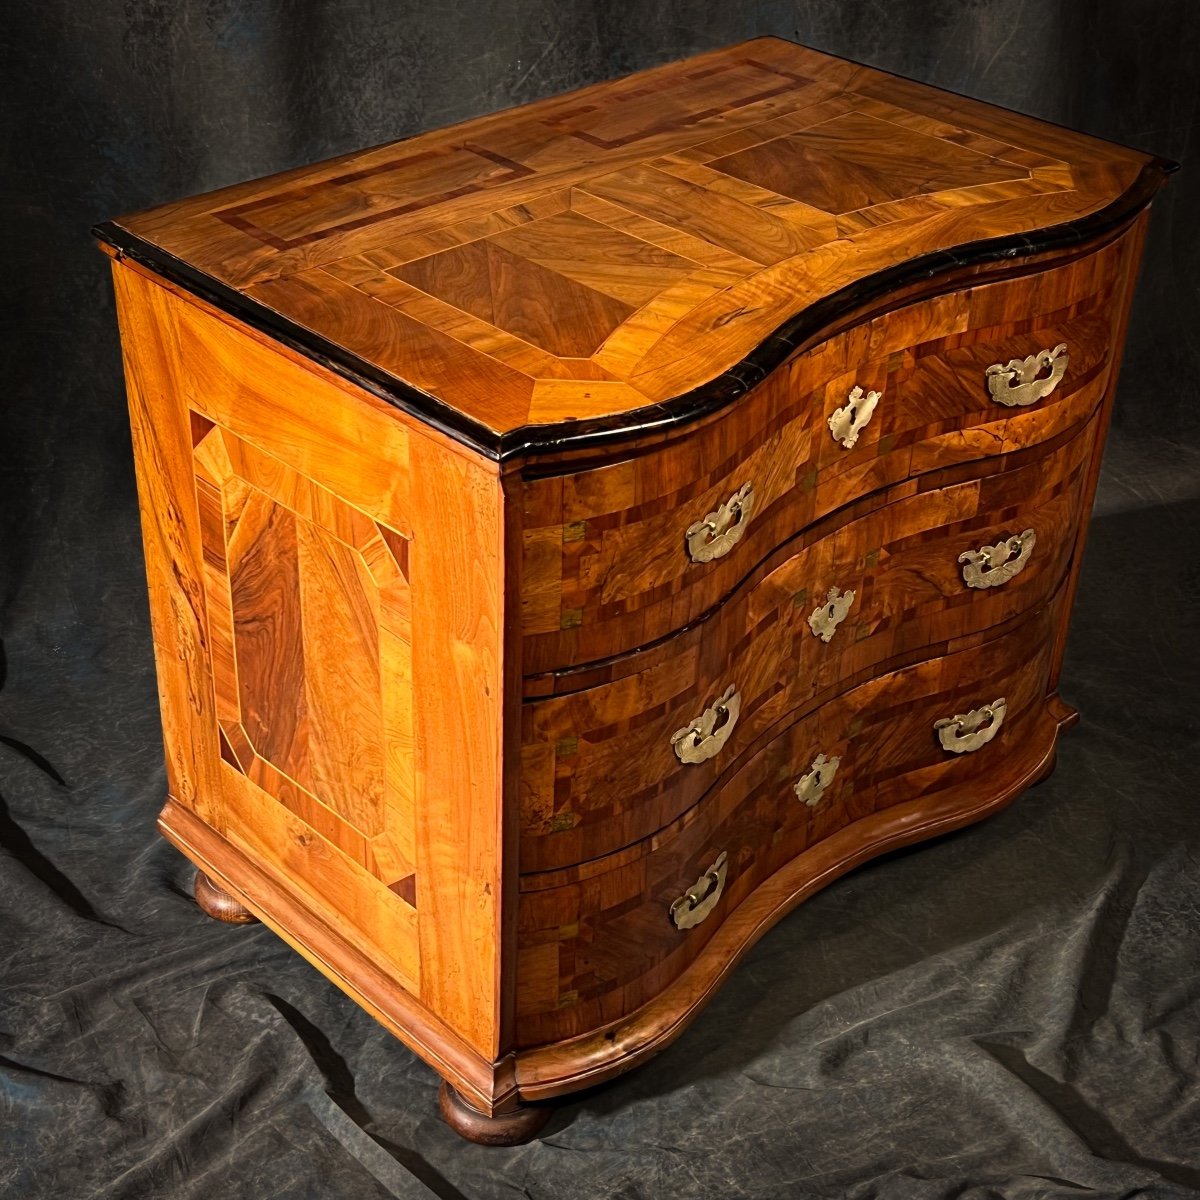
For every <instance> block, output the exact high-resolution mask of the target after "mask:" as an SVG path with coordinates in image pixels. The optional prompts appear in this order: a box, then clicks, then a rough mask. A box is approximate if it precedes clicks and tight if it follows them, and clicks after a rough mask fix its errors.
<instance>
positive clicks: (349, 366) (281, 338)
mask: <svg viewBox="0 0 1200 1200" xmlns="http://www.w3.org/2000/svg"><path fill="white" fill-rule="evenodd" d="M92 236H93V237H94V238H96V240H97V241H100V242H104V243H105V245H108V246H111V247H112V248H113V249H114V250H116V251H117V256H118V258H128V259H129V260H130V261H131V262H135V263H137V264H139V265H140V266H143V267H146V268H147V269H148V270H151V271H153V272H154V273H155V274H156V275H160V276H162V278H163V279H165V280H167V281H168V282H169V283H174V284H177V285H178V286H179V287H181V288H184V289H185V290H186V291H189V292H191V293H192V294H193V295H194V296H198V297H199V298H200V299H201V300H206V301H207V302H208V303H209V304H212V305H214V306H215V307H216V308H219V309H221V310H222V311H223V312H227V313H229V314H231V315H232V316H235V317H237V319H238V320H239V321H241V322H243V323H244V324H246V325H248V326H250V328H252V329H256V330H258V331H259V332H260V333H265V334H266V335H267V336H268V337H270V338H273V339H274V340H275V341H277V342H281V343H282V344H283V345H285V346H287V347H289V348H290V349H292V350H296V351H297V352H299V353H300V354H303V355H304V357H305V358H308V359H311V360H312V361H313V362H316V363H320V365H321V366H323V367H327V368H328V369H329V370H331V371H333V372H334V373H335V374H337V375H340V376H341V377H342V378H343V379H348V380H349V381H350V382H351V383H353V384H355V385H356V386H357V387H360V388H362V389H363V390H364V391H367V392H370V393H371V394H372V395H373V396H378V397H379V398H380V399H381V400H385V401H386V402H387V403H388V404H391V405H392V406H393V407H395V408H399V409H400V410H401V411H403V412H406V413H408V414H409V415H410V416H413V417H416V418H417V420H419V421H421V422H422V423H423V424H425V425H430V426H432V427H433V428H434V429H438V430H440V431H441V432H442V433H444V434H446V436H447V437H451V438H453V439H454V440H455V441H456V442H461V443H462V444H463V445H464V446H469V447H470V448H471V449H472V450H474V451H476V452H477V453H479V454H482V455H484V456H485V457H487V458H490V459H493V460H494V461H498V460H499V459H500V457H501V451H502V449H503V447H502V445H501V438H500V435H499V434H498V433H497V432H496V431H495V430H494V429H490V428H489V427H488V426H486V425H484V424H482V423H481V422H479V421H474V420H472V419H471V418H470V417H468V416H467V415H466V414H465V413H461V412H459V411H458V409H456V408H452V407H451V406H450V405H449V404H446V403H445V402H444V401H442V400H439V399H438V398H437V397H436V396H433V395H430V394H429V393H428V392H424V391H422V390H421V389H420V388H417V387H413V386H412V385H411V384H407V383H404V382H403V381H402V380H398V379H397V378H396V377H395V376H394V375H391V374H390V373H389V372H387V371H385V370H383V368H382V367H377V366H375V365H374V364H373V363H369V362H367V361H366V360H365V359H362V358H360V357H359V356H358V355H357V354H355V353H353V352H352V351H350V350H347V349H346V348H345V346H339V345H338V344H337V343H336V342H331V341H329V339H328V338H324V337H322V336H321V335H320V334H319V333H314V332H313V331H312V330H311V329H307V328H305V326H303V325H300V324H298V323H297V322H295V321H292V320H290V319H289V318H288V317H285V316H283V315H282V314H281V313H277V312H276V311H275V310H274V309H273V308H269V307H268V306H267V305H265V304H261V303H259V301H257V300H253V299H251V298H250V297H249V296H246V295H243V294H242V293H241V292H239V291H237V290H236V289H234V288H231V287H229V286H228V284H224V283H221V282H220V280H217V279H214V278H213V277H212V276H211V275H207V274H205V273H204V272H203V271H198V270H196V268H195V267H193V266H190V265H189V264H188V263H186V262H184V261H183V260H182V259H180V258H176V257H175V255H173V254H170V253H168V252H167V251H166V250H163V249H161V248H160V247H158V246H156V245H154V243H153V242H147V241H145V240H144V239H142V238H140V237H138V236H137V234H135V233H130V232H129V230H128V229H123V228H122V227H121V226H120V225H118V224H116V223H115V222H113V221H104V222H103V223H102V224H100V225H97V226H95V228H93V230H92Z"/></svg>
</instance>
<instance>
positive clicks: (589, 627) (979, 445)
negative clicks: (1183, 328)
mask: <svg viewBox="0 0 1200 1200" xmlns="http://www.w3.org/2000/svg"><path fill="white" fill-rule="evenodd" d="M1133 248H1134V246H1133V243H1132V242H1130V241H1129V240H1128V238H1127V237H1126V238H1122V239H1119V240H1118V241H1116V242H1114V243H1112V244H1110V245H1109V246H1107V247H1105V248H1103V249H1101V250H1099V251H1097V252H1095V253H1093V254H1091V255H1089V256H1086V257H1084V258H1081V259H1078V260H1076V261H1074V262H1071V263H1069V264H1067V265H1064V266H1061V267H1057V268H1054V269H1049V270H1046V271H1043V272H1041V273H1035V274H1032V275H1029V276H1023V277H1019V278H1016V279H1012V280H1006V281H999V282H995V283H982V284H980V285H978V286H975V287H972V288H969V289H965V290H963V291H960V292H956V293H953V294H950V295H946V296H943V297H938V298H935V299H933V300H928V301H922V302H920V303H918V304H914V305H911V306H908V307H905V308H900V309H897V310H895V311H892V312H889V313H886V314H884V315H883V316H880V317H878V318H875V319H874V320H871V321H867V322H865V323H864V324H862V325H860V326H858V327H856V328H855V329H853V330H851V331H850V332H848V333H844V334H839V335H837V336H835V337H833V338H830V339H829V340H827V341H826V342H823V343H821V344H820V345H818V346H816V347H814V348H812V349H811V350H808V351H806V352H804V353H802V354H799V355H797V356H796V357H795V358H793V359H792V360H791V361H790V362H789V363H788V364H786V365H785V366H783V367H780V368H779V369H777V370H776V371H775V372H774V373H773V374H772V375H771V376H770V377H768V378H767V379H766V380H764V381H763V382H762V383H761V384H760V385H759V386H758V388H756V389H755V390H754V391H753V392H752V393H751V394H750V395H748V396H747V397H746V398H745V399H744V400H743V401H741V402H740V403H739V404H738V405H737V406H736V407H735V408H734V409H733V410H731V411H729V412H728V413H726V414H724V415H723V416H722V417H720V418H718V419H716V420H714V421H712V422H711V423H710V424H709V425H708V426H707V427H705V428H703V429H700V430H698V431H697V432H695V433H694V434H691V435H690V436H687V437H683V438H680V439H678V440H677V441H674V442H672V443H671V444H669V445H668V446H665V447H663V448H662V449H660V450H657V451H653V452H647V453H644V454H641V455H637V456H630V457H628V458H626V459H624V460H623V461H618V462H613V463H611V464H608V465H603V466H599V467H596V468H594V469H591V470H581V471H578V472H575V473H571V474H564V475H555V476H551V477H548V478H541V479H531V480H529V481H527V482H526V483H525V484H524V485H523V488H522V493H521V504H522V509H523V513H524V521H525V526H524V534H523V555H524V575H523V595H522V627H523V629H524V632H525V639H524V644H525V661H524V669H525V671H526V672H527V673H529V674H535V673H539V672H548V671H552V670H554V669H556V668H560V667H564V666H568V665H571V664H578V663H585V662H590V661H594V660H596V659H601V658H604V657H606V656H610V655H615V654H620V653H622V652H625V651H628V650H631V649H633V648H635V647H637V646H642V645H645V644H647V643H649V642H652V641H653V640H655V639H656V638H659V637H662V636H664V635H666V634H668V633H670V632H671V631H672V630H674V629H678V628H681V627H684V626H686V625H688V624H690V623H691V622H693V621H695V620H696V618H697V617H699V616H700V615H701V614H702V613H704V612H706V611H707V610H708V609H709V608H710V607H712V606H713V605H714V604H716V603H718V602H719V601H720V600H721V599H722V597H724V596H725V595H727V594H728V593H729V591H730V590H731V589H732V588H733V587H734V586H735V585H736V584H737V583H738V581H740V580H741V579H742V578H744V576H745V575H746V573H747V572H748V571H749V570H751V569H752V568H753V567H754V565H755V564H756V563H757V562H759V561H760V560H761V559H762V558H763V557H764V556H765V555H766V554H768V553H770V552H771V551H772V550H773V549H774V548H775V547H776V546H777V545H779V544H780V542H782V541H784V540H786V539H787V538H788V537H791V536H792V535H793V534H794V533H795V532H796V531H797V530H799V529H800V528H802V527H803V526H805V525H806V524H808V523H809V522H811V521H814V520H818V519H820V518H821V517H822V516H824V515H825V514H827V513H830V512H833V511H834V510H836V509H838V508H839V507H840V506H842V505H845V504H848V503H850V502H852V501H855V500H857V499H858V498H860V497H861V496H863V495H865V494H867V493H868V492H871V491H874V490H876V489H878V488H881V487H886V486H891V485H896V484H899V483H903V482H904V481H906V480H916V479H919V478H920V476H922V475H925V474H928V473H930V472H932V471H935V470H938V469H939V468H944V467H948V466H952V465H955V464H959V463H965V462H971V461H977V460H981V459H988V458H992V459H995V458H997V457H999V456H1002V455H1005V454H1011V453H1015V452H1018V451H1021V450H1023V449H1025V448H1027V447H1029V446H1032V445H1036V444H1038V443H1040V442H1046V441H1050V440H1052V439H1054V438H1055V437H1057V436H1059V435H1060V434H1062V433H1063V432H1064V431H1066V430H1069V429H1072V428H1076V427H1079V426H1080V425H1081V424H1082V423H1083V422H1085V421H1086V420H1087V418H1088V417H1089V416H1090V415H1091V413H1092V412H1093V411H1095V409H1096V407H1097V406H1098V405H1099V403H1100V400H1101V398H1102V396H1103V395H1104V391H1105V388H1106V386H1107V382H1108V377H1109V363H1110V360H1111V354H1112V350H1113V345H1114V340H1113V332H1114V328H1115V324H1116V322H1117V321H1118V320H1119V317H1120V311H1121V308H1122V294H1121V293H1120V291H1119V290H1118V283H1119V282H1122V281H1123V280H1124V278H1125V272H1126V270H1127V269H1128V263H1129V261H1130V258H1129V256H1130V253H1131V251H1132V250H1133ZM1060 344H1065V345H1066V346H1067V348H1068V356H1069V365H1068V366H1067V369H1066V371H1065V373H1064V375H1063V377H1062V379H1061V380H1060V381H1059V382H1058V383H1057V385H1056V386H1055V387H1054V388H1053V389H1052V390H1051V391H1049V392H1048V393H1047V394H1046V395H1045V396H1044V397H1042V398H1041V399H1039V400H1038V401H1037V402H1036V403H1033V404H1031V405H1028V406H1023V407H1022V406H1012V407H1009V406H1005V405H1004V404H1001V403H998V402H997V401H996V400H995V399H994V398H993V397H992V395H991V393H990V391H989V387H988V375H987V370H988V367H989V366H991V365H993V364H996V363H1001V364H1004V363H1007V362H1009V361H1010V360H1011V359H1013V358H1021V359H1023V358H1024V357H1026V356H1027V355H1032V354H1036V353H1038V352H1039V351H1042V350H1050V349H1053V348H1054V347H1056V346H1058V345H1060ZM855 389H861V391H860V395H861V396H862V397H863V398H864V400H865V398H866V397H867V396H869V394H870V393H872V392H876V393H878V400H877V401H876V403H875V407H874V409H873V410H872V411H870V412H869V415H868V416H867V417H866V418H865V419H864V417H863V416H862V415H861V414H859V413H857V412H856V413H855V414H854V417H855V421H856V422H857V428H856V429H855V432H854V435H853V437H852V438H851V439H849V440H850V444H849V445H846V444H844V443H843V441H839V440H837V439H835V437H834V436H833V431H832V430H831V428H830V426H829V420H830V418H831V417H832V416H834V414H835V413H837V412H838V410H839V409H846V408H847V407H848V406H850V405H852V404H853V401H852V400H851V396H852V394H853V393H854V391H855ZM747 485H749V486H750V487H752V489H753V507H752V511H750V513H749V514H748V516H746V517H745V518H744V520H745V528H744V530H742V531H740V533H739V536H738V537H737V539H736V542H735V544H734V545H733V546H732V548H731V549H729V550H728V551H727V552H726V553H723V554H722V555H720V556H718V557H714V558H712V559H711V560H708V561H697V560H696V559H695V557H694V556H693V554H692V553H691V551H690V549H689V542H688V531H689V530H690V529H691V528H693V527H694V525H695V524H696V523H697V522H702V521H704V520H705V519H706V518H707V517H709V516H710V515H712V514H714V513H716V512H718V510H719V509H720V507H721V506H722V505H723V504H726V503H727V502H728V501H729V500H730V498H731V497H733V496H734V495H735V494H737V493H738V492H739V491H740V490H741V489H743V488H745V487H746V486H747Z"/></svg>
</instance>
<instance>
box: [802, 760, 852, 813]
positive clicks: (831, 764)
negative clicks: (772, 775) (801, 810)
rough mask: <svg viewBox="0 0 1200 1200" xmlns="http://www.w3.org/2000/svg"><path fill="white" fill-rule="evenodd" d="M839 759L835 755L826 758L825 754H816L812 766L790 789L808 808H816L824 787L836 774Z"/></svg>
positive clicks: (823, 792)
mask: <svg viewBox="0 0 1200 1200" xmlns="http://www.w3.org/2000/svg"><path fill="white" fill-rule="evenodd" d="M841 761H842V760H841V759H840V758H837V757H834V758H826V757H825V755H823V754H818V755H817V757H816V758H814V759H813V761H812V768H811V769H810V770H809V772H808V774H807V775H801V776H800V778H799V779H798V780H797V781H796V784H795V786H794V787H793V788H792V791H794V792H795V793H796V795H797V796H798V797H799V798H800V799H801V800H803V801H804V803H805V804H807V805H808V807H809V808H816V806H817V803H818V802H819V801H820V799H821V797H822V796H823V795H825V789H826V788H827V787H828V786H829V785H830V784H831V783H832V782H833V777H834V776H835V775H836V774H837V769H838V764H839V763H840V762H841Z"/></svg>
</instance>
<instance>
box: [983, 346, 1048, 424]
mask: <svg viewBox="0 0 1200 1200" xmlns="http://www.w3.org/2000/svg"><path fill="white" fill-rule="evenodd" d="M1067 362H1068V355H1067V343H1066V342H1060V343H1059V344H1058V345H1057V346H1055V347H1054V349H1053V350H1039V351H1038V352H1037V353H1036V354H1031V355H1030V356H1029V357H1028V358H1011V359H1009V360H1008V362H1007V363H1003V364H1002V363H992V365H991V366H990V367H988V369H987V370H986V371H985V372H984V375H985V377H986V378H987V386H988V393H989V394H990V395H991V397H992V399H993V400H995V401H996V403H997V404H1007V405H1008V406H1009V407H1010V408H1014V407H1015V408H1024V407H1025V405H1027V404H1035V403H1036V402H1037V401H1038V400H1041V399H1042V398H1043V397H1045V396H1048V395H1050V393H1051V392H1052V391H1054V389H1055V388H1056V387H1058V381H1059V380H1060V379H1062V377H1063V376H1064V375H1065V374H1066V373H1067ZM1043 371H1049V372H1050V374H1049V375H1042V374H1041V372H1043Z"/></svg>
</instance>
